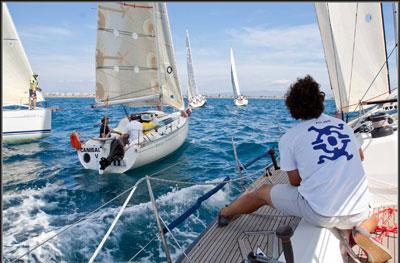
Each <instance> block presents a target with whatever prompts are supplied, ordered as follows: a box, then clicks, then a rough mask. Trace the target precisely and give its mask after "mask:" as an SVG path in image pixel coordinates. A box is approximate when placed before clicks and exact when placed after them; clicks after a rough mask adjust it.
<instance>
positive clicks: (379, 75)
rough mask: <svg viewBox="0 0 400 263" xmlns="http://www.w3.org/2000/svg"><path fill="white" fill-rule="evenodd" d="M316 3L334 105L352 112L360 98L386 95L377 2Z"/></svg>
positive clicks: (383, 96) (384, 55)
mask: <svg viewBox="0 0 400 263" xmlns="http://www.w3.org/2000/svg"><path fill="white" fill-rule="evenodd" d="M315 7H316V13H317V19H318V24H319V29H320V33H321V38H322V43H323V47H324V53H325V59H326V62H327V67H328V73H329V77H330V82H331V86H332V90H333V93H334V96H335V102H336V106H337V108H338V109H339V110H341V111H342V112H351V111H354V110H356V109H357V108H358V105H359V103H360V100H361V99H362V100H364V101H368V100H372V99H385V98H386V97H387V96H388V95H389V94H388V79H387V73H388V72H387V68H383V69H381V68H382V65H384V63H385V62H386V50H385V47H384V44H385V43H384V35H383V28H382V14H381V10H380V5H379V3H316V4H315ZM356 16H358V17H359V18H358V20H357V24H355V23H354V22H355V21H356V20H355V18H356ZM355 30H357V34H355ZM369 86H371V89H368V88H369Z"/></svg>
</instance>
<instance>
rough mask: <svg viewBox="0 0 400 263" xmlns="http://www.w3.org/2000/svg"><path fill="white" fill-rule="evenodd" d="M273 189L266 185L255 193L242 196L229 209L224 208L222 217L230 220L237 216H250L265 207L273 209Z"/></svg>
mask: <svg viewBox="0 0 400 263" xmlns="http://www.w3.org/2000/svg"><path fill="white" fill-rule="evenodd" d="M271 189H272V185H270V184H265V185H263V186H261V187H260V188H258V189H257V190H255V191H253V192H250V193H247V194H244V195H242V196H241V197H239V198H238V199H237V200H235V201H234V202H233V203H232V204H230V205H229V206H228V207H225V208H222V209H221V215H222V216H223V217H226V218H229V219H230V218H232V217H234V216H235V215H240V214H250V213H252V212H254V211H256V210H257V209H259V208H260V207H261V206H264V205H269V206H272V207H273V205H272V201H271Z"/></svg>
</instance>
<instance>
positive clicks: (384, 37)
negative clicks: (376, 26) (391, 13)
mask: <svg viewBox="0 0 400 263" xmlns="http://www.w3.org/2000/svg"><path fill="white" fill-rule="evenodd" d="M379 7H380V10H381V17H382V32H383V43H384V46H385V58H386V63H385V64H386V73H387V74H386V76H387V80H388V92H389V94H390V92H391V90H390V76H389V63H388V55H387V47H386V35H385V34H386V33H385V21H384V16H383V8H382V3H379Z"/></svg>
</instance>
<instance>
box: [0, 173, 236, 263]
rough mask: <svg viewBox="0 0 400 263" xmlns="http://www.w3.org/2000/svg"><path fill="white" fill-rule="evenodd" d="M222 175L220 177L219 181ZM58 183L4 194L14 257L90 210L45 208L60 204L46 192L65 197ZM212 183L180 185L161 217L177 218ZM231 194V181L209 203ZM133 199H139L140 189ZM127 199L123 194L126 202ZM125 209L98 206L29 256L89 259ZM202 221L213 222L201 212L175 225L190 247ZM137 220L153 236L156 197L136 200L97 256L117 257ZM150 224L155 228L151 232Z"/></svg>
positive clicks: (161, 204)
mask: <svg viewBox="0 0 400 263" xmlns="http://www.w3.org/2000/svg"><path fill="white" fill-rule="evenodd" d="M219 180H220V179H216V180H215V181H219ZM57 187H59V186H57V185H46V186H45V187H43V188H41V189H26V190H23V191H21V192H19V193H11V194H6V195H5V196H4V197H3V200H4V202H5V203H6V204H10V206H9V207H8V208H7V209H5V210H4V211H3V215H4V217H3V219H4V221H3V222H4V226H5V227H4V229H3V231H4V232H3V241H4V252H5V253H4V255H5V257H6V258H8V259H12V258H15V257H17V256H19V255H22V254H23V253H25V252H26V251H27V249H28V248H33V247H34V246H35V245H36V244H38V243H40V242H43V241H44V240H46V239H47V238H49V237H50V236H52V235H54V234H55V233H57V232H58V231H59V230H60V228H61V227H60V226H59V224H58V226H55V225H57V222H72V221H75V220H77V219H79V218H81V217H82V216H84V214H83V213H80V212H73V213H67V214H61V215H51V214H47V213H46V212H45V210H46V208H47V209H48V208H49V207H50V206H52V207H53V208H54V206H55V205H56V204H57V203H56V202H54V201H53V202H47V201H46V200H45V199H44V198H43V197H44V196H45V195H53V197H55V198H56V199H57V197H58V198H62V199H65V195H66V191H64V190H63V191H61V192H60V191H58V190H60V188H57ZM212 187H213V186H199V185H194V186H190V187H186V188H180V189H178V188H176V187H174V188H173V189H172V191H169V192H168V193H165V194H163V195H161V196H159V197H156V198H157V205H158V209H159V212H160V215H161V217H162V218H163V219H164V220H165V221H166V222H167V223H170V222H172V220H174V219H175V218H176V217H178V216H179V215H180V214H182V213H183V212H184V211H185V210H186V209H187V208H188V207H189V206H191V205H192V204H194V203H195V201H196V199H197V198H198V197H200V196H201V195H202V194H204V193H205V192H206V191H208V190H210V189H211V188H212ZM228 198H229V189H227V187H225V188H224V189H223V190H220V191H219V192H217V194H215V195H214V196H212V197H211V198H210V199H209V200H207V201H206V202H205V205H206V206H207V207H208V208H214V209H215V208H219V207H222V206H223V205H224V204H225V202H226V201H227V200H228ZM133 199H135V195H134V196H133ZM122 202H123V201H122V200H121V201H120V204H122ZM11 204H13V205H11ZM119 209H120V207H108V208H104V209H102V210H100V211H98V212H97V213H95V214H94V215H93V216H92V217H91V218H90V219H88V220H86V221H84V222H82V223H80V224H79V225H77V226H75V227H73V228H71V229H69V230H67V231H66V232H65V233H63V234H62V235H60V236H58V237H56V238H54V239H52V240H51V241H50V242H48V243H46V245H43V246H42V247H40V248H38V249H36V250H35V251H33V252H32V255H31V256H29V257H24V260H28V259H32V258H36V259H37V260H39V261H60V260H67V261H69V260H72V259H73V260H76V259H78V260H84V259H88V258H90V256H91V255H92V253H93V252H94V250H95V248H96V246H97V245H98V243H99V242H100V240H101V239H102V237H103V235H104V234H105V232H106V231H107V230H108V227H109V226H110V224H111V222H112V220H113V219H114V217H115V215H116V214H117V213H118V211H119ZM198 224H200V225H201V226H202V227H203V228H204V227H205V226H206V225H207V222H205V221H204V220H202V219H201V218H200V216H199V214H198V213H196V214H195V215H192V216H191V217H190V218H189V219H188V220H187V221H186V222H185V223H184V224H182V226H179V227H178V228H176V229H175V230H173V233H174V236H176V238H177V239H178V240H180V242H182V244H183V245H184V247H186V246H187V245H189V244H190V242H192V241H193V240H194V239H195V238H196V236H197V235H198V233H196V232H194V231H191V225H198ZM137 225H139V226H137ZM131 226H133V227H135V230H136V228H137V227H140V228H139V229H138V230H137V231H135V233H136V234H138V235H140V238H142V239H143V238H146V239H148V241H149V240H150V238H152V237H153V234H155V232H156V231H155V230H156V228H155V227H156V224H155V220H154V214H153V212H152V206H151V203H150V202H146V203H140V204H137V205H133V206H130V207H128V208H127V209H126V211H125V212H124V214H123V216H122V217H121V222H119V223H118V224H117V227H116V229H115V230H114V232H113V233H112V234H111V236H110V238H109V240H108V241H107V242H106V245H105V247H104V248H103V250H102V252H101V253H100V254H99V256H98V258H97V260H100V261H104V262H110V261H115V260H114V258H115V256H116V255H118V253H119V249H118V247H119V246H118V245H119V242H120V241H121V237H122V235H123V234H124V233H126V229H125V228H126V227H131ZM180 229H182V230H180ZM124 230H125V231H124ZM149 230H151V231H153V232H152V233H149V232H148V231H149ZM143 234H146V236H143ZM169 239H170V242H169V243H170V244H171V251H173V254H174V258H177V257H178V256H179V255H180V254H181V253H182V251H181V249H179V247H177V246H176V245H175V244H174V242H173V240H172V239H171V238H170V237H169ZM145 241H146V240H145ZM146 242H147V241H146ZM155 242H157V241H155ZM154 252H156V251H154ZM143 256H144V257H143ZM151 258H152V255H148V254H145V255H141V261H143V262H148V261H151Z"/></svg>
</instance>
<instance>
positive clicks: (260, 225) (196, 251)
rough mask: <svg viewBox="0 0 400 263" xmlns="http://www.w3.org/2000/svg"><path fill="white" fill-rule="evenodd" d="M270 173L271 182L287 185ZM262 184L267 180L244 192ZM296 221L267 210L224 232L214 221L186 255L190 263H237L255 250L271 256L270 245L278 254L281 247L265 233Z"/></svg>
mask: <svg viewBox="0 0 400 263" xmlns="http://www.w3.org/2000/svg"><path fill="white" fill-rule="evenodd" d="M271 172H272V176H271V177H270V178H271V179H272V181H273V182H274V183H288V182H289V181H288V178H287V175H286V173H285V172H283V171H280V170H277V171H275V170H274V171H271ZM265 183H270V182H269V180H268V178H267V177H265V176H262V177H259V178H258V179H257V180H256V181H255V182H254V183H253V184H251V185H250V186H249V187H248V188H247V190H246V191H245V192H249V191H252V190H254V189H257V188H258V187H260V186H261V185H263V184H265ZM299 221H300V218H296V217H294V216H284V215H283V214H282V213H281V212H280V211H278V210H276V209H274V208H272V207H268V206H264V207H261V208H260V209H258V210H257V211H256V212H255V213H253V214H249V215H242V216H240V217H239V218H237V219H235V220H234V221H232V222H231V223H230V224H229V225H228V226H226V227H223V228H219V227H217V222H216V220H215V221H214V222H213V223H212V224H211V225H210V227H208V229H207V230H206V231H205V233H204V234H203V235H201V236H200V237H199V238H198V240H197V242H195V245H193V246H191V247H189V248H188V249H187V251H186V254H187V255H188V256H189V258H190V259H191V262H240V261H242V259H243V258H244V257H246V256H247V254H248V253H249V252H250V251H251V250H255V249H256V248H257V247H260V249H261V250H263V251H264V253H268V255H272V253H273V249H274V246H273V244H274V243H276V244H275V247H276V248H275V250H277V248H278V250H279V252H280V250H281V245H280V242H279V241H278V239H277V238H276V237H275V234H274V233H270V234H268V232H264V231H272V232H273V231H275V230H276V228H277V227H278V226H280V225H282V224H290V225H291V226H292V227H293V228H295V227H296V226H297V224H298V223H299ZM279 252H275V253H278V254H279ZM178 261H182V262H187V259H186V258H185V257H181V258H180V259H179V260H178Z"/></svg>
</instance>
